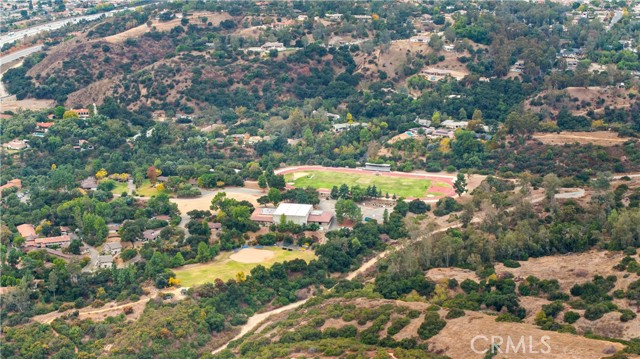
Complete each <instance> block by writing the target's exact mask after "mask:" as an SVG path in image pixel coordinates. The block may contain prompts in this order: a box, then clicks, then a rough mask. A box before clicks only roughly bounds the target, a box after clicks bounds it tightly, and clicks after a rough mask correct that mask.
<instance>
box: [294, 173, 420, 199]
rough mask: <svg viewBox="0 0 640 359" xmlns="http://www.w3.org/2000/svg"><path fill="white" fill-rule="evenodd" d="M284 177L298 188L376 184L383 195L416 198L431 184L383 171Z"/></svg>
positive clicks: (295, 174) (296, 174) (307, 174)
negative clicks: (390, 174)
mask: <svg viewBox="0 0 640 359" xmlns="http://www.w3.org/2000/svg"><path fill="white" fill-rule="evenodd" d="M294 178H295V180H294ZM285 179H286V181H287V182H292V183H293V185H294V186H296V187H298V188H300V187H313V188H325V189H331V188H333V186H338V187H340V185H342V184H346V185H348V186H349V187H351V186H353V185H360V187H364V188H366V187H368V186H371V185H376V187H377V188H378V189H379V190H381V191H382V194H383V195H384V194H386V193H389V195H390V196H392V195H394V194H395V195H396V196H398V197H416V198H422V197H424V196H425V194H427V190H428V189H429V186H431V181H430V180H428V179H417V178H402V177H389V176H385V175H384V174H383V173H381V174H379V175H375V174H368V173H345V172H324V171H303V172H295V173H288V174H286V175H285Z"/></svg>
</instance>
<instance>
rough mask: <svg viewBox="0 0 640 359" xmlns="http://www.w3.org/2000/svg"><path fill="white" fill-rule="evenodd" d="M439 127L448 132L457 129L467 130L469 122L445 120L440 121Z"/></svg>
mask: <svg viewBox="0 0 640 359" xmlns="http://www.w3.org/2000/svg"><path fill="white" fill-rule="evenodd" d="M440 125H441V126H442V127H444V128H448V129H450V130H457V129H459V128H467V126H468V125H469V121H453V120H445V121H442V122H441V123H440Z"/></svg>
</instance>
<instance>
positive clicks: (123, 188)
mask: <svg viewBox="0 0 640 359" xmlns="http://www.w3.org/2000/svg"><path fill="white" fill-rule="evenodd" d="M128 190H129V187H128V184H127V182H116V187H115V188H114V189H113V191H111V192H112V193H115V194H122V192H128Z"/></svg>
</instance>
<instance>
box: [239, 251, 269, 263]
mask: <svg viewBox="0 0 640 359" xmlns="http://www.w3.org/2000/svg"><path fill="white" fill-rule="evenodd" d="M274 256H275V254H274V253H273V251H266V250H264V249H256V248H244V249H241V250H239V251H238V252H236V253H234V254H232V255H231V256H230V257H229V258H231V259H232V260H234V261H236V262H240V263H262V262H264V261H267V260H269V259H271V258H273V257H274Z"/></svg>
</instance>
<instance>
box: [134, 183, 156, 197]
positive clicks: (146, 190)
mask: <svg viewBox="0 0 640 359" xmlns="http://www.w3.org/2000/svg"><path fill="white" fill-rule="evenodd" d="M136 192H137V193H138V195H139V196H144V197H151V196H157V195H159V194H160V192H159V191H158V190H157V189H156V188H155V187H153V185H152V184H151V181H149V180H144V182H143V183H142V186H140V187H137V188H136Z"/></svg>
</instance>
